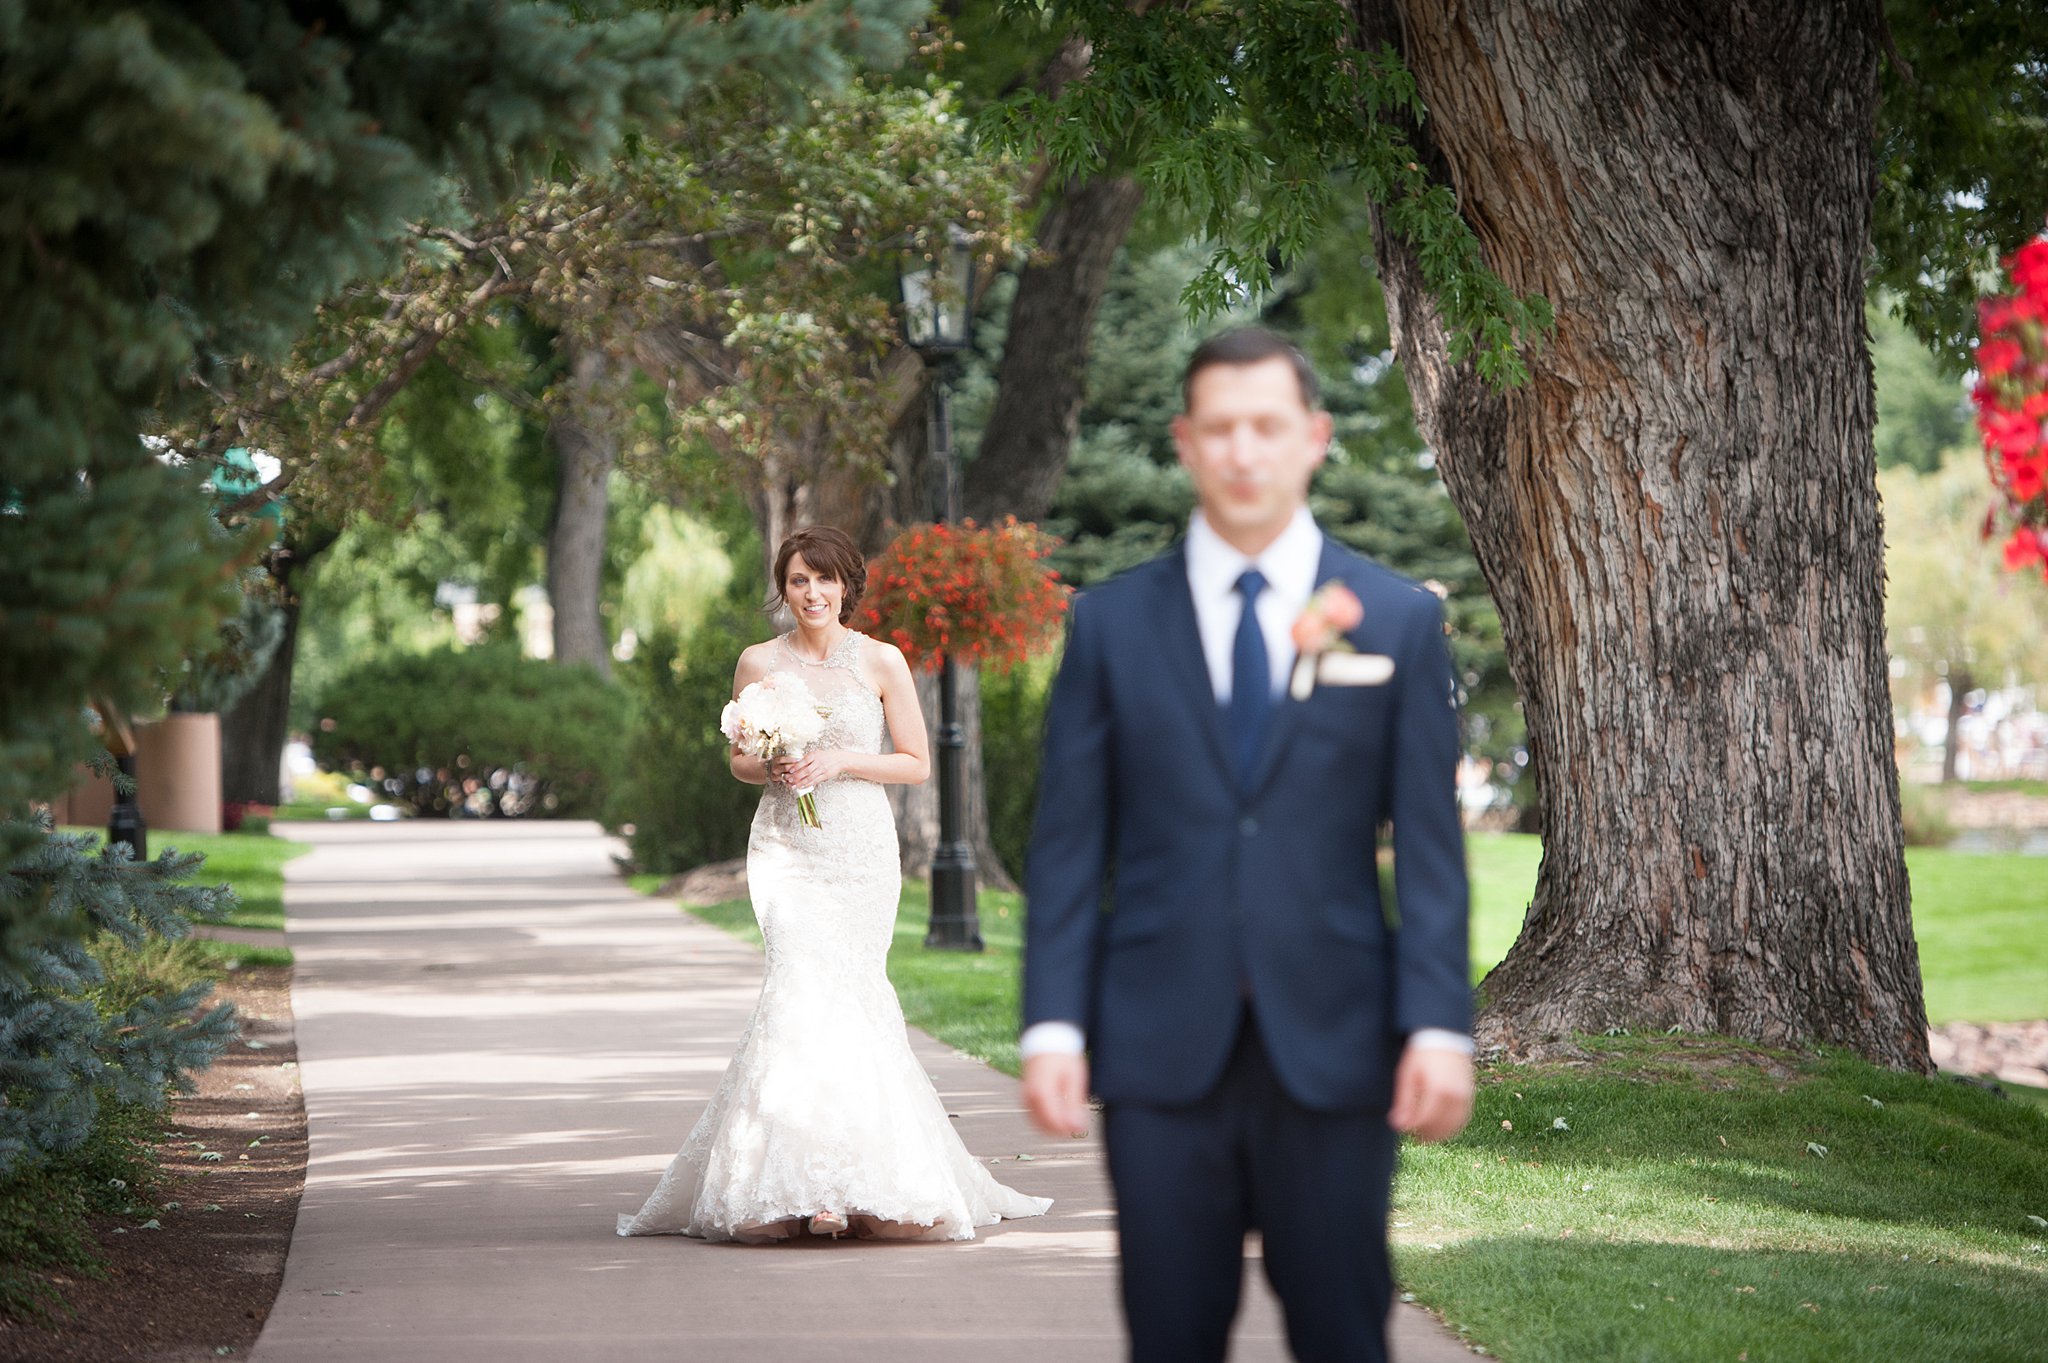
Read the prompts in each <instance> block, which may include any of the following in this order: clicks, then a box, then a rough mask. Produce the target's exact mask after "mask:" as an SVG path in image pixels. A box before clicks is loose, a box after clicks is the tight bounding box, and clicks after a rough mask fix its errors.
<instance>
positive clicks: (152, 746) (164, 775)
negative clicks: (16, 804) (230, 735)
mask: <svg viewBox="0 0 2048 1363" xmlns="http://www.w3.org/2000/svg"><path fill="white" fill-rule="evenodd" d="M81 775H85V774H84V773H81ZM135 783H136V787H137V790H136V800H137V803H139V804H140V805H141V806H142V821H143V823H144V824H145V825H147V826H148V828H149V829H150V831H151V832H157V831H163V832H177V833H218V832H220V831H221V822H220V815H221V785H220V716H219V715H215V714H204V715H193V714H183V713H178V714H169V715H165V716H164V717H163V718H162V719H161V720H159V721H157V722H156V723H154V724H149V725H145V726H143V727H141V728H139V729H138V730H137V731H136V735H135ZM113 807H114V785H113V782H111V781H109V780H107V779H106V778H105V777H103V776H89V775H88V776H85V779H83V780H81V781H80V782H79V784H78V785H76V786H74V787H72V788H71V789H70V790H69V791H67V792H66V793H65V794H64V796H63V798H61V799H59V800H56V801H53V802H52V805H51V810H52V812H53V813H54V814H55V816H56V819H57V822H59V823H62V824H79V825H83V826H85V827H89V828H102V827H105V826H106V822H107V815H108V813H109V812H111V811H112V809H113Z"/></svg>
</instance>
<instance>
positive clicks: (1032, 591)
mask: <svg viewBox="0 0 2048 1363" xmlns="http://www.w3.org/2000/svg"><path fill="white" fill-rule="evenodd" d="M1055 543H1056V541H1055V540H1054V539H1053V537H1052V536H1050V535H1047V534H1045V533H1044V532H1043V531H1041V530H1039V528H1038V527H1037V526H1035V525H1030V524H1027V523H1024V522H1020V521H1018V520H1017V519H1016V518H1015V517H1014V516H1013V517H1010V518H1009V519H1007V520H1005V521H1004V522H1003V523H1002V524H1001V525H992V526H986V527H983V526H978V525H976V524H975V523H974V522H973V521H962V522H960V523H959V524H958V525H918V526H912V527H911V528H910V529H908V530H905V531H904V532H903V533H902V534H900V535H898V536H897V537H896V538H895V539H894V540H892V541H890V543H889V547H888V548H886V549H884V550H883V551H882V552H881V555H880V556H879V557H877V558H876V559H875V561H874V562H873V563H871V564H869V565H868V590H867V597H866V599H865V600H864V601H863V603H862V606H861V613H862V615H863V617H864V619H863V625H864V628H865V629H866V630H867V632H868V633H869V634H872V635H874V636H875V637H876V638H878V639H887V640H888V641H889V642H890V643H892V644H894V645H896V647H898V648H900V649H902V650H903V656H904V657H906V658H908V659H909V660H910V665H911V666H912V667H914V668H921V669H924V670H925V671H935V670H937V668H938V666H939V664H940V661H941V660H942V659H943V658H944V657H945V655H947V654H949V653H950V654H951V655H952V656H953V659H954V661H956V662H960V663H965V664H967V665H969V666H971V667H994V668H998V669H1007V668H1010V667H1013V666H1015V665H1016V664H1018V663H1020V662H1023V661H1024V660H1025V659H1026V658H1029V657H1032V656H1033V655H1035V654H1039V653H1043V652H1045V651H1046V650H1047V649H1049V648H1051V647H1052V646H1053V644H1054V643H1055V642H1057V641H1058V639H1059V633H1060V619H1061V617H1063V616H1064V615H1065V614H1066V613H1067V597H1068V594H1069V590H1070V589H1069V588H1068V587H1067V585H1066V584H1065V583H1063V582H1061V581H1060V576H1059V574H1058V573H1057V572H1054V571H1053V570H1052V569H1051V568H1049V567H1047V566H1046V564H1045V559H1046V557H1047V556H1048V555H1049V554H1051V553H1052V551H1053V546H1054V544H1055Z"/></svg>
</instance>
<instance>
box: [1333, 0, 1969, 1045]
mask: <svg viewBox="0 0 2048 1363" xmlns="http://www.w3.org/2000/svg"><path fill="white" fill-rule="evenodd" d="M1353 3H1354V4H1355V5H1357V7H1358V8H1357V13H1358V16H1359V18H1360V21H1361V36H1362V37H1363V38H1364V40H1365V41H1366V42H1368V43H1377V42H1378V41H1380V40H1382V39H1385V40H1390V41H1393V42H1395V43H1396V45H1397V46H1399V47H1400V48H1401V49H1402V50H1403V52H1404V54H1405V56H1406V58H1407V61H1408V64H1409V66H1410V68H1411V69H1412V70H1413V72H1414V74H1415V77H1416V80H1417V83H1418V86H1419V89H1420V93H1421V95H1422V98H1423V100H1424V102H1425V103H1426V105H1427V107H1428V109H1429V120H1428V123H1427V128H1426V134H1425V136H1424V155H1425V156H1427V157H1429V158H1431V160H1432V162H1433V167H1434V169H1435V170H1436V171H1437V172H1438V174H1439V175H1440V176H1441V177H1442V178H1444V179H1446V180H1447V182H1448V183H1449V184H1450V185H1451V186H1452V187H1453V188H1454V189H1455V191H1456V193H1457V195H1458V200H1459V204H1460V206H1461V210H1462V211H1463V213H1464V215H1465V217H1466V219H1467V221H1469V222H1470V223H1471V224H1472V225H1473V227H1474V229H1475V230H1476V231H1477V233H1478V235H1479V239H1480V242H1481V244H1482V246H1483V248H1484V250H1485V253H1486V258H1487V261H1488V263H1489V264H1491V265H1492V266H1493V268H1494V269H1495V270H1497V271H1499V272H1500V274H1501V275H1502V277H1503V278H1504V279H1505V280H1506V281H1507V282H1508V284H1509V285H1510V286H1511V287H1513V288H1515V289H1516V290H1518V291H1524V292H1526V291H1536V292H1540V293H1542V294H1543V295H1544V296H1546V297H1547V298H1549V299H1550V300H1551V301H1552V303H1553V304H1554V306H1555V307H1556V310H1557V328H1556V333H1555V335H1554V337H1552V338H1551V339H1550V341H1549V342H1548V343H1547V344H1546V345H1544V346H1543V347H1542V348H1541V349H1539V350H1538V351H1537V352H1536V353H1535V354H1534V356H1533V357H1532V361H1531V367H1532V369H1533V373H1534V381H1533V383H1531V384H1530V385H1529V386H1528V387H1526V388H1523V389H1519V390H1515V391H1511V392H1508V393H1506V394H1504V395H1503V394H1499V393H1495V392H1491V391H1488V390H1486V389H1485V388H1484V387H1482V386H1481V385H1480V383H1479V382H1478V380H1477V379H1476V377H1475V376H1474V374H1473V372H1472V369H1471V367H1470V365H1456V366H1454V365H1451V364H1450V363H1449V362H1448V360H1447V357H1446V339H1447V338H1446V336H1445V334H1444V329H1443V327H1442V325H1441V321H1440V318H1439V317H1438V315H1437V313H1436V312H1435V310H1434V308H1433V307H1432V305H1431V303H1430V301H1429V299H1428V297H1427V295H1426V293H1425V292H1424V290H1423V288H1422V286H1421V283H1420V280H1419V276H1418V272H1417V267H1416V262H1415V258H1414V256H1413V254H1412V252H1411V251H1410V249H1409V248H1408V246H1407V244H1406V243H1403V242H1399V241H1394V240H1390V239H1388V237H1387V235H1386V233H1385V231H1384V230H1381V231H1380V232H1379V233H1378V237H1379V240H1378V255H1379V258H1380V265H1381V269H1382V273H1383V276H1384V279H1385V282H1386V286H1387V299H1388V305H1389V309H1390V312H1391V313H1392V315H1393V318H1394V323H1395V332H1396V337H1397V345H1398V349H1399V354H1400V357H1401V361H1402V364H1403V366H1404V368H1405V369H1406V371H1407V376H1408V381H1409V384H1410V387H1411V388H1412V390H1413V392H1414V395H1415V404H1416V416H1417V419H1418V421H1419V422H1420V424H1421V427H1422V430H1423V432H1424V434H1425V436H1426V437H1427V438H1428V440H1429V441H1430V443H1431V445H1432V446H1433V447H1434V448H1435V449H1436V451H1437V455H1438V460H1439V467H1440V468H1441V469H1442V470H1443V474H1444V479H1445V482H1446V483H1447V485H1448V486H1449V488H1450V491H1451V494H1452V496H1453V498H1454V499H1455V500H1456V502H1457V504H1458V506H1459V509H1460V510H1461V511H1462V512H1463V513H1464V516H1465V520H1466V523H1467V525H1468V526H1469V527H1470V529H1471V532H1472V542H1473V547H1474V549H1475V550H1476V551H1477V554H1478V558H1479V562H1480V565H1481V567H1482V568H1483V569H1484V571H1485V573H1486V575H1487V579H1488V581H1489V583H1490V585H1491V587H1492V589H1493V593H1494V596H1495V599H1496V600H1497V602H1498V603H1499V606H1500V614H1501V625H1502V630H1503V633H1504V636H1505V641H1506V645H1507V650H1508V657H1509V660H1510V663H1511V665H1512V667H1513V670H1514V674H1515V679H1516V681H1517V683H1518V684H1519V686H1520V688H1521V692H1522V699H1523V703H1524V706H1525V710H1526V714H1527V720H1528V731H1529V741H1530V746H1531V748H1532V751H1533V753H1534V756H1535V760H1536V767H1537V770H1539V771H1540V772H1541V773H1542V774H1543V795H1544V801H1543V833H1544V858H1543V865H1542V870H1541V873H1540V875H1539V877H1538V882H1537V887H1536V893H1535V899H1534V902H1533V903H1532V904H1531V905H1530V908H1529V914H1528V918H1527V921H1526V923H1525V924H1524V926H1523V929H1522V933H1521V936H1520V939H1519V940H1518V941H1517V942H1516V943H1515V946H1514V949H1513V950H1512V951H1511V952H1510V953H1509V954H1508V957H1507V959H1506V960H1504V961H1503V962H1502V963H1501V964H1500V965H1499V966H1498V967H1497V968H1496V969H1495V970H1494V971H1493V973H1492V974H1491V975H1489V976H1488V977H1487V979H1486V982H1485V985H1484V994H1485V1008H1484V1011H1483V1013H1482V1017H1481V1022H1480V1033H1481V1043H1482V1045H1484V1046H1488V1047H1505V1048H1506V1049H1507V1050H1509V1051H1510V1052H1514V1053H1523V1052H1528V1051H1531V1050H1539V1049H1541V1048H1542V1047H1543V1046H1544V1045H1545V1044H1546V1043H1548V1042H1550V1041H1552V1040H1554V1039H1559V1038H1562V1037H1564V1036H1566V1035H1567V1034H1569V1033H1571V1032H1583V1031H1599V1030H1602V1029H1605V1028H1609V1027H1614V1026H1621V1027H1639V1028H1650V1029H1656V1030H1662V1029H1665V1028H1671V1027H1677V1028H1680V1029H1683V1030H1686V1031H1715V1032H1722V1033H1728V1034H1732V1035H1735V1036H1741V1037H1747V1038H1753V1039H1756V1040H1760V1041H1765V1042H1771V1043H1779V1044H1785V1045H1801V1044H1805V1043H1811V1042H1827V1043H1834V1044H1840V1045H1844V1046H1848V1047H1850V1048H1853V1049H1854V1050H1856V1051H1857V1052H1859V1053H1861V1054H1863V1055H1865V1056H1868V1057H1870V1058H1871V1059H1873V1060H1876V1061H1878V1062H1880V1063H1883V1064H1886V1065H1891V1066H1896V1067H1900V1068H1905V1069H1912V1070H1925V1069H1927V1068H1928V1056H1927V1033H1926V1013H1925V1009H1924V1006H1923V1003H1922V998H1921V987H1920V972H1919V965H1918V958H1917V955H1916V951H1915V946H1914V941H1913V930H1912V920H1911V917H1910V915H1909V912H1908V891H1907V883H1906V871H1905V864H1904V857H1903V852H1902V846H1901V837H1900V825H1899V803H1898V777H1897V772H1896V770H1895V768H1894V766H1893V763H1892V749H1891V701H1890V696H1889V694H1888V690H1887V687H1886V675H1885V651H1884V613H1883V612H1884V600H1883V592H1882V575H1883V566H1884V565H1883V538H1882V536H1881V534H1880V528H1879V516H1878V503H1877V495H1876V487H1875V480H1874V461H1873V457H1872V448H1871V430H1872V422H1873V410H1872V394H1871V377H1870V366H1869V361H1868V358H1867V353H1866V338H1865V335H1864V329H1863V327H1864V323H1863V316H1864V313H1863V297H1864V294H1863V275H1862V264H1863V260H1864V255H1865V251H1866V248H1867V244H1868V241H1869V227H1870V212H1871V201H1872V183H1873V181H1872V177H1873V161H1872V126H1873V119H1874V116H1875V112H1876V106H1877V74H1878V60H1879V56H1878V53H1879V37H1878V33H1877V29H1876V25H1877V23H1878V7H1877V6H1876V5H1874V4H1847V3H1818V0H1816V3H1812V4H1805V5H1782V4H1775V3H1763V2H1762V0H1749V3H1741V2H1740V0H1738V2H1736V3H1731V4H1729V5H1724V6H1710V7H1705V8H1686V7H1677V8H1667V7H1664V6H1656V5H1639V4H1599V3H1594V4H1590V5H1589V4H1585V3H1578V4H1571V5H1566V4H1563V3H1560V2H1559V0H1547V2H1545V0H1517V2H1516V3H1505V0H1481V2H1480V3H1474V4H1466V5H1459V6H1444V5H1438V4H1434V3H1425V2H1424V0H1353Z"/></svg>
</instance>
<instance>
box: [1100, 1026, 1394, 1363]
mask: <svg viewBox="0 0 2048 1363" xmlns="http://www.w3.org/2000/svg"><path fill="white" fill-rule="evenodd" d="M1103 1140H1104V1142H1105V1144H1106V1145H1107V1147H1108V1153H1109V1175H1110V1181H1111V1182H1112V1183H1113V1184H1114V1185H1115V1187H1116V1201H1117V1226H1118V1237H1119V1240H1120V1242H1121V1249H1122V1256H1123V1264H1122V1269H1123V1282H1122V1286H1123V1294H1124V1314H1125V1318H1126V1319H1127V1320H1128V1321H1129V1322H1130V1328H1131V1358H1132V1360H1133V1363H1210V1361H1211V1360H1215V1361H1216V1363H1220V1361H1221V1360H1222V1358H1223V1357H1224V1354H1225V1352H1226V1350H1227V1348H1228V1346H1229V1337H1230V1325H1231V1321H1232V1319H1233V1318H1234V1317H1235V1316H1236V1314H1237V1306H1238V1293H1239V1284H1240V1283H1241V1282H1242V1280H1243V1277H1244V1243H1245V1235H1246V1233H1247V1232H1248V1231H1253V1230H1256V1231H1258V1232H1260V1234H1261V1237H1262V1240H1263V1244H1264V1255H1265V1268H1266V1277H1267V1279H1268V1280H1269V1281H1270V1282H1271V1283H1272V1284H1273V1290H1274V1292H1275V1293H1276V1294H1277V1295H1278V1296H1279V1298H1280V1302H1281V1305H1282V1307H1283V1308H1284V1309H1285V1312H1286V1318H1287V1339H1288V1344H1289V1346H1290V1348H1291V1349H1292V1352H1293V1354H1294V1356H1295V1358H1297V1359H1300V1360H1303V1363H1385V1360H1386V1357H1387V1353H1386V1319H1387V1312H1388V1310H1389V1309H1390V1308H1391V1306H1392V1299H1393V1275H1392V1272H1391V1270H1390V1268H1389V1266H1388V1262H1387V1237H1386V1223H1387V1204H1388V1199H1389V1194H1390V1190H1391V1185H1392V1181H1393V1173H1394V1155H1395V1147H1396V1140H1397V1138H1396V1136H1395V1134H1394V1132H1393V1131H1392V1129H1391V1128H1389V1127H1388V1126H1387V1117H1386V1113H1385V1112H1384V1111H1380V1110H1367V1111H1359V1112H1343V1113H1328V1112H1316V1111H1313V1110H1311V1109H1309V1108H1305V1107H1303V1106H1302V1105H1301V1104H1299V1103H1297V1102H1295V1101H1294V1100H1293V1099H1292V1098H1290V1097H1288V1095H1287V1091H1286V1090H1285V1089H1284V1088H1283V1087H1281V1085H1280V1082H1279V1080H1278V1079H1277V1078H1276V1077H1275V1076H1274V1073H1273V1068H1272V1065H1271V1063H1270V1062H1269V1061H1268V1059H1267V1056H1266V1051H1265V1046H1264V1044H1263V1042H1262V1041H1261V1040H1260V1037H1259V1031H1258V1028H1257V1026H1256V1025H1255V1023H1254V1022H1253V1019H1252V1015H1251V1011H1250V1009H1249V1008H1247V1009H1246V1011H1245V1015H1244V1018H1243V1021H1242V1023H1241V1025H1240V1027H1239V1030H1238V1037H1237V1042H1236V1045H1235V1047H1234V1049H1233V1051H1232V1053H1231V1057H1230V1062H1229V1065H1228V1067H1227V1068H1226V1069H1225V1071H1224V1074H1223V1078H1222V1080H1221V1082H1220V1083H1218V1084H1217V1085H1216V1087H1215V1088H1214V1089H1212V1090H1211V1091H1210V1092H1209V1093H1208V1094H1207V1095H1205V1096H1204V1097H1202V1098H1200V1099H1198V1100H1196V1101H1195V1102H1193V1103H1189V1104H1185V1105H1181V1106H1173V1107H1164V1106H1154V1105H1151V1104H1146V1103H1136V1102H1119V1103H1113V1104H1110V1105H1109V1106H1108V1107H1106V1109H1105V1110H1104V1112H1103Z"/></svg>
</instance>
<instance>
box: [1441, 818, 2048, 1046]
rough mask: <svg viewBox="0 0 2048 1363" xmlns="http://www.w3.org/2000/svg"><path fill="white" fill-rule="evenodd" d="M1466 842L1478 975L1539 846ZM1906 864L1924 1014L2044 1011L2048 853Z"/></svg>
mask: <svg viewBox="0 0 2048 1363" xmlns="http://www.w3.org/2000/svg"><path fill="white" fill-rule="evenodd" d="M1466 843H1467V846H1468V847H1469V849H1470V856H1471V867H1472V967H1473V978H1474V979H1475V980H1477V979H1478V978H1479V976H1481V975H1483V974H1485V972H1486V971H1487V970H1489V969H1491V968H1492V967H1493V965H1494V964H1495V963H1496V962H1497V961H1499V960H1500V958H1501V957H1503V956H1505V955H1507V952H1508V948H1509V947H1511V946H1513V945H1514V941H1515V934H1516V933H1517V932H1518V931H1520V930H1521V926H1522V913H1523V911H1524V910H1525V909H1526V908H1527V907H1528V904H1529V895H1530V893H1531V891H1532V890H1533V889H1534V888H1535V885H1536V864H1537V862H1538V861H1539V860H1540V859H1541V858H1542V846H1541V843H1540V842H1539V840H1538V839H1536V838H1535V837H1533V836H1530V835H1528V834H1520V833H1480V834H1474V835H1473V836H1471V837H1470V838H1468V839H1467V840H1466ZM1906 871H1907V874H1908V875H1909V876H1910V877H1911V878H1912V882H1913V930H1914V936H1915V937H1917V938H1918V939H1919V943H1920V970H1921V974H1922V975H1923V977H1924V978H1925V982H1926V987H1927V1016H1928V1020H1929V1021H1931V1022H1935V1023H1942V1022H2031V1021H2033V1020H2034V1019H2036V1018H2042V1017H2048V859H2043V858H2041V857H2029V856H2021V855H2019V854H2017V853H1996V852H1986V853H1972V852H1949V851H1944V850H1942V849H1940V848H1933V847H1909V848H1907V849H1906Z"/></svg>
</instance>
